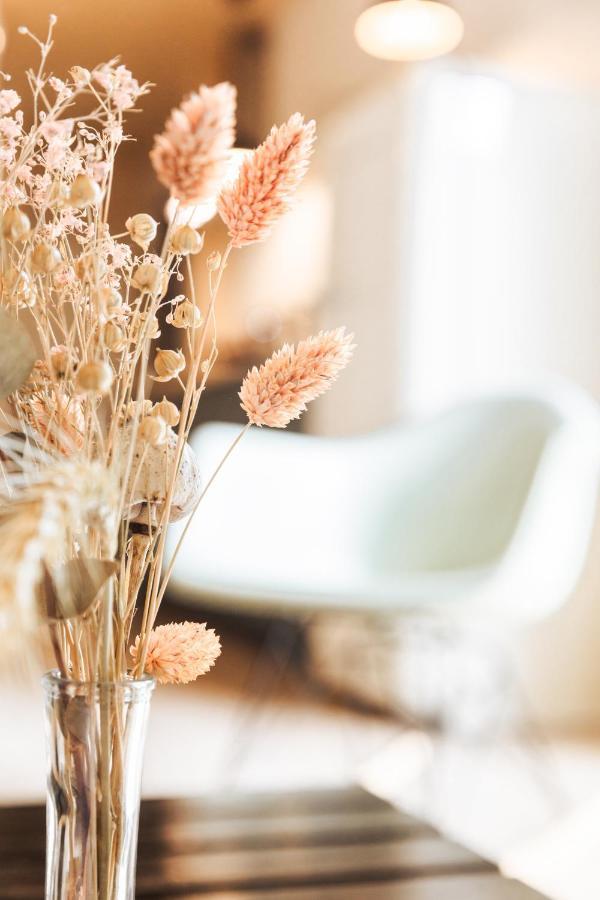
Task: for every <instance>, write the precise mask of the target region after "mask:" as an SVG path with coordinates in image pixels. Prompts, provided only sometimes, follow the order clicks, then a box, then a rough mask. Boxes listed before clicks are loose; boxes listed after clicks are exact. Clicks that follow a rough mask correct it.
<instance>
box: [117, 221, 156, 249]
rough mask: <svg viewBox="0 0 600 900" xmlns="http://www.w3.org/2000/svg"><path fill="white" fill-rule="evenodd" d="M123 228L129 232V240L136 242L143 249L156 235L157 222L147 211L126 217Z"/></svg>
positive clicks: (146, 247)
mask: <svg viewBox="0 0 600 900" xmlns="http://www.w3.org/2000/svg"><path fill="white" fill-rule="evenodd" d="M125 228H126V229H127V231H128V232H129V237H130V238H131V240H132V241H134V242H135V243H136V244H138V245H139V246H140V247H141V248H142V249H143V250H147V249H148V245H149V244H150V243H151V241H153V240H154V238H155V237H156V230H157V228H158V222H156V221H155V220H154V219H153V218H152V216H149V215H148V214H147V213H137V215H135V216H131V217H130V218H129V219H127V221H126V222H125Z"/></svg>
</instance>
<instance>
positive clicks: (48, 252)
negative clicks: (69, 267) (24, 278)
mask: <svg viewBox="0 0 600 900" xmlns="http://www.w3.org/2000/svg"><path fill="white" fill-rule="evenodd" d="M61 263H62V256H61V255H60V253H59V251H58V248H57V247H54V246H52V244H47V243H46V242H45V241H43V242H42V243H41V244H38V245H37V247H35V248H34V250H33V253H32V254H31V268H32V269H33V271H34V272H38V273H39V274H40V275H48V274H49V273H51V272H54V270H55V269H56V268H57V267H58V266H59V265H60V264H61Z"/></svg>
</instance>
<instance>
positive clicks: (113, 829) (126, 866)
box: [43, 672, 154, 900]
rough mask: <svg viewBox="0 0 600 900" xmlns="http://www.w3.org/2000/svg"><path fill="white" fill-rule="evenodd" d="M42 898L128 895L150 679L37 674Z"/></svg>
mask: <svg viewBox="0 0 600 900" xmlns="http://www.w3.org/2000/svg"><path fill="white" fill-rule="evenodd" d="M43 685H44V690H45V698H46V735H47V747H48V790H47V803H46V900H134V898H135V865H136V853H137V833H138V818H139V808H140V787H141V773H142V758H143V752H144V742H145V735H146V724H147V721H148V711H149V707H150V697H151V695H152V691H153V689H154V679H153V678H150V677H144V678H141V679H139V680H135V681H134V680H125V681H123V682H120V683H109V684H96V683H84V682H78V681H71V680H69V679H65V678H61V677H60V675H59V673H58V672H50V673H48V674H47V675H45V676H44V679H43Z"/></svg>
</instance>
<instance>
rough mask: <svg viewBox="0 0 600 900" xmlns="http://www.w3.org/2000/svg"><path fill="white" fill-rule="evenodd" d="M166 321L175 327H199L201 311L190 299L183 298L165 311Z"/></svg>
mask: <svg viewBox="0 0 600 900" xmlns="http://www.w3.org/2000/svg"><path fill="white" fill-rule="evenodd" d="M166 321H167V322H168V323H169V325H173V326H174V327H175V328H199V327H200V325H202V313H201V312H200V310H199V309H198V307H197V306H196V305H195V304H194V303H192V301H191V300H183V301H182V302H181V303H177V305H176V306H174V307H173V308H172V309H171V312H170V313H167V316H166Z"/></svg>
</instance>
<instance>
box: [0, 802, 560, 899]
mask: <svg viewBox="0 0 600 900" xmlns="http://www.w3.org/2000/svg"><path fill="white" fill-rule="evenodd" d="M43 859H44V811H43V809H42V808H41V807H37V806H29V807H27V806H24V807H11V808H4V809H2V808H0V898H2V900H15V898H19V900H23V898H27V900H40V898H41V897H42V896H43ZM136 896H137V897H138V898H145V897H148V898H150V897H157V898H163V900H164V898H174V900H175V898H179V900H199V898H202V900H536V898H537V900H542V898H541V895H540V894H537V893H536V892H535V891H532V890H530V889H529V888H527V887H525V886H524V885H521V884H518V883H517V882H515V881H509V880H507V879H504V878H502V877H501V876H500V874H499V873H498V872H497V870H496V869H495V868H494V866H493V865H491V864H490V863H488V862H486V861H485V860H482V859H480V858H479V857H478V856H475V855H474V854H473V853H471V852H469V851H468V850H465V849H464V848H462V847H459V846H458V845H457V844H454V843H452V842H451V841H447V840H445V839H444V838H443V837H441V836H440V835H439V834H438V833H437V832H435V831H434V830H433V829H432V828H430V827H428V826H427V825H425V824H423V823H421V822H419V821H417V820H415V819H413V818H411V817H410V816H408V815H405V814H404V813H401V812H398V811H397V810H395V809H393V808H392V807H390V806H388V805H387V804H386V803H384V802H383V801H382V800H379V799H378V798H376V797H373V796H371V795H370V794H367V793H365V792H364V791H361V790H360V789H352V790H344V791H332V792H319V793H312V792H304V793H301V794H275V795H274V794H271V795H250V796H248V795H232V796H230V797H222V798H219V799H198V800H149V801H144V803H143V804H142V813H141V822H140V841H139V859H138V881H137V891H136Z"/></svg>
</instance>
